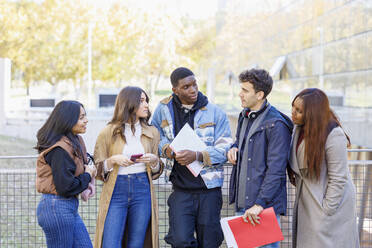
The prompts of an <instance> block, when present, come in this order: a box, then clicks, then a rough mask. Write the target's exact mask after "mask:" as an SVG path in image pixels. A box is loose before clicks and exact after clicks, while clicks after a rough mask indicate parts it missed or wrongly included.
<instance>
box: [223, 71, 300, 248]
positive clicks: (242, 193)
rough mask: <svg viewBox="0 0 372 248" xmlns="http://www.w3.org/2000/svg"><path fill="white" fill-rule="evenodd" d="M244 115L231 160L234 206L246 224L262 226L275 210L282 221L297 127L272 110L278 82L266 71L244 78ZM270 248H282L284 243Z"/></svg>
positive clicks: (242, 82)
mask: <svg viewBox="0 0 372 248" xmlns="http://www.w3.org/2000/svg"><path fill="white" fill-rule="evenodd" d="M239 81H240V87H241V92H240V94H239V97H240V100H241V103H242V107H243V108H244V109H243V111H242V112H241V113H240V115H239V120H238V127H237V133H236V141H235V143H234V144H233V145H232V147H231V149H230V150H229V152H228V154H227V158H228V160H229V162H230V163H231V164H233V165H235V166H234V167H233V171H232V174H231V179H230V204H231V203H234V202H235V206H236V210H237V212H238V213H239V214H242V215H243V218H244V220H245V221H247V222H248V221H249V222H250V223H252V224H253V225H256V224H260V222H259V216H258V215H259V214H260V213H261V211H262V210H263V209H265V208H268V207H273V208H274V210H275V213H276V215H277V219H278V221H279V215H284V214H285V212H286V208H287V192H286V166H287V163H288V154H289V146H290V141H291V132H292V128H293V125H292V122H291V121H290V119H289V118H288V117H287V116H285V115H284V114H282V113H281V112H279V111H278V110H276V109H275V108H274V107H273V106H271V105H270V104H269V102H268V101H267V99H266V97H267V95H268V94H269V93H270V91H271V89H272V85H273V80H272V78H271V76H270V75H269V73H267V72H266V71H265V70H261V69H251V70H246V71H243V72H242V73H241V74H240V75H239ZM265 247H279V242H277V243H273V244H270V245H268V246H265Z"/></svg>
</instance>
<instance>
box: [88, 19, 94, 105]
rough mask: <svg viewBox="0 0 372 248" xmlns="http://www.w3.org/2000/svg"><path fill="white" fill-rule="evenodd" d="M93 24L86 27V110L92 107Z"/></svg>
mask: <svg viewBox="0 0 372 248" xmlns="http://www.w3.org/2000/svg"><path fill="white" fill-rule="evenodd" d="M93 25H94V24H93V23H92V22H89V25H88V108H91V107H92V30H93Z"/></svg>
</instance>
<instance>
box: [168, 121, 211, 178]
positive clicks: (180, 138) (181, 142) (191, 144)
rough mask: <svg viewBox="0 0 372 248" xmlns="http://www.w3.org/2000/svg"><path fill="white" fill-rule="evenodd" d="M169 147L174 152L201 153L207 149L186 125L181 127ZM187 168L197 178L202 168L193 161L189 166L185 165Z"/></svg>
mask: <svg viewBox="0 0 372 248" xmlns="http://www.w3.org/2000/svg"><path fill="white" fill-rule="evenodd" d="M169 146H170V147H171V148H172V150H173V151H174V152H178V151H181V150H191V151H194V152H201V151H204V150H205V149H207V146H206V145H205V143H204V142H203V141H202V140H201V139H200V137H199V136H198V135H197V134H196V133H195V131H194V130H193V129H192V128H191V127H190V125H189V124H188V123H186V124H185V125H184V126H183V127H182V129H181V130H180V131H179V132H178V134H177V136H176V137H175V138H174V139H173V141H172V143H171V144H170V145H169ZM187 168H189V170H190V171H191V173H192V174H193V175H194V176H195V177H197V176H198V175H199V173H200V171H201V170H202V168H203V166H202V164H201V163H200V162H199V161H196V160H195V161H194V162H192V163H191V164H189V165H187Z"/></svg>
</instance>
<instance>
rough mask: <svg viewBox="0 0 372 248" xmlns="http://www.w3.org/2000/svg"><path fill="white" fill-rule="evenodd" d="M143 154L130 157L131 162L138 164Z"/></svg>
mask: <svg viewBox="0 0 372 248" xmlns="http://www.w3.org/2000/svg"><path fill="white" fill-rule="evenodd" d="M142 156H143V154H142V153H141V154H133V155H132V156H130V160H132V161H133V162H136V160H137V158H140V157H142Z"/></svg>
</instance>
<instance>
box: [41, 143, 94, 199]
mask: <svg viewBox="0 0 372 248" xmlns="http://www.w3.org/2000/svg"><path fill="white" fill-rule="evenodd" d="M45 161H46V162H47V163H48V164H49V165H50V166H51V167H52V174H53V181H54V185H55V186H56V191H57V193H58V195H61V196H64V197H71V196H74V195H77V194H79V193H81V192H83V191H84V190H85V189H86V188H87V187H88V184H89V182H90V180H91V178H90V175H89V173H86V172H84V173H82V174H81V175H79V176H77V177H75V170H76V165H75V162H74V161H73V160H72V158H71V157H70V156H69V155H68V153H67V152H66V151H65V150H63V148H61V147H56V148H54V149H53V150H51V151H50V152H49V153H48V154H47V155H46V156H45Z"/></svg>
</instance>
